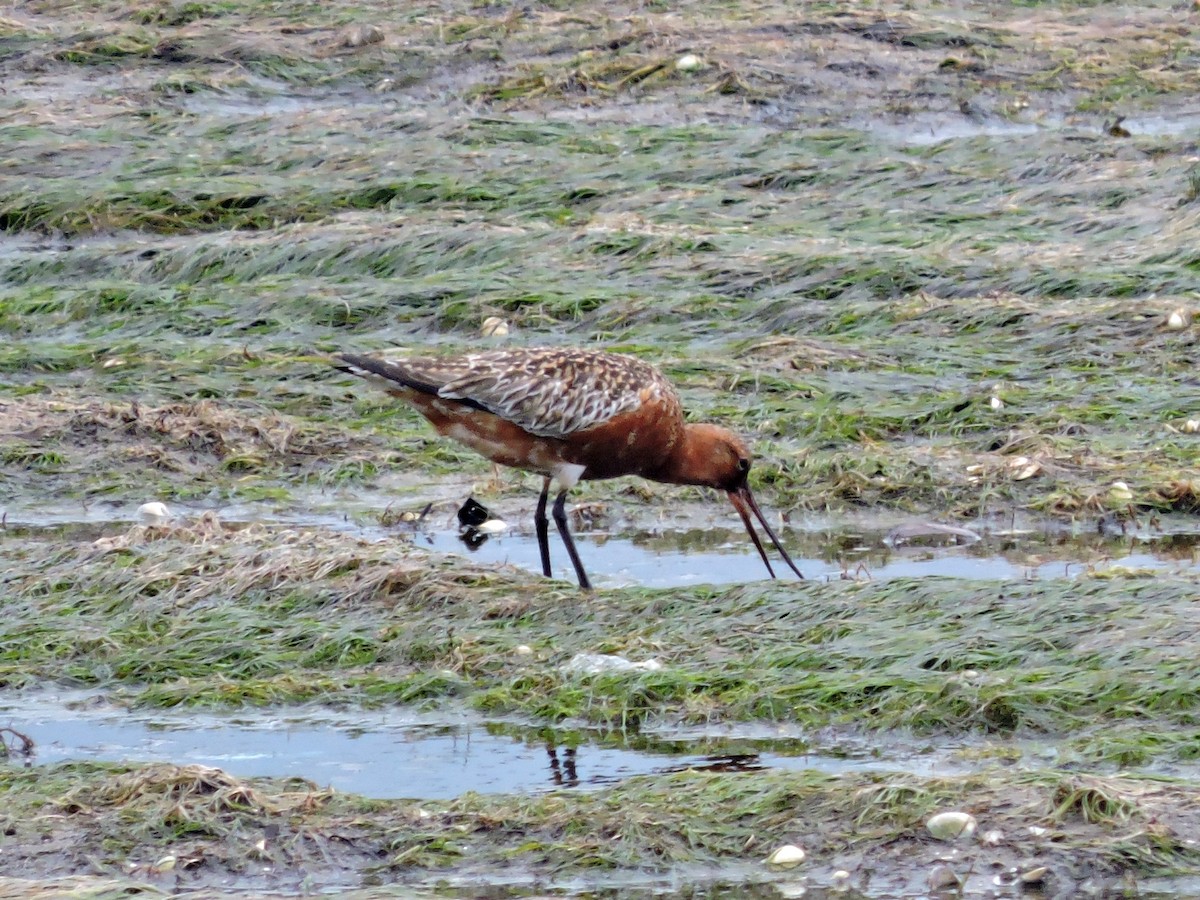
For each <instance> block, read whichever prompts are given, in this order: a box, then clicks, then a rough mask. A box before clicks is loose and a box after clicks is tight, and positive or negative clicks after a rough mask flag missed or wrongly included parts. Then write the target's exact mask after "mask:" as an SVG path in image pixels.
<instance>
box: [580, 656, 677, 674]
mask: <svg viewBox="0 0 1200 900" xmlns="http://www.w3.org/2000/svg"><path fill="white" fill-rule="evenodd" d="M662 667H663V664H662V663H660V662H659V661H658V660H657V659H647V660H646V661H644V662H633V661H631V660H628V659H626V658H625V657H623V656H615V655H613V654H610V653H576V654H575V656H573V657H572V658H571V660H570V662H567V663H564V664H563V667H562V670H563V671H564V672H576V673H580V674H583V675H597V674H599V673H601V672H636V671H638V670H641V671H643V672H657V671H658V670H659V669H661V668H662Z"/></svg>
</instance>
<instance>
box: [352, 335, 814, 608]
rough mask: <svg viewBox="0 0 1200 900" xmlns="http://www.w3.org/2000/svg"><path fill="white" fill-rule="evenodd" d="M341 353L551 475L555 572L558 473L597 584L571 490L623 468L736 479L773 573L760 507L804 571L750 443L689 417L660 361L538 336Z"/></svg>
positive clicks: (513, 462)
mask: <svg viewBox="0 0 1200 900" xmlns="http://www.w3.org/2000/svg"><path fill="white" fill-rule="evenodd" d="M335 365H337V367H338V368H340V369H341V370H342V371H345V372H350V373H352V374H354V375H357V376H359V377H361V378H364V379H366V380H367V381H369V382H371V383H372V384H374V385H376V386H377V387H380V388H383V390H385V391H387V392H388V393H389V394H391V395H392V396H393V397H397V398H399V399H400V400H403V401H404V402H405V403H407V404H409V405H410V406H412V407H414V408H415V409H416V410H417V411H418V412H419V413H421V415H423V416H424V417H425V418H426V419H428V420H429V421H430V423H431V424H432V425H433V427H434V428H436V429H437V431H438V433H439V434H442V435H444V436H446V437H449V438H453V439H454V440H456V441H458V442H459V443H461V444H465V445H466V446H468V447H470V448H471V449H472V450H474V451H476V452H477V453H480V454H482V455H483V456H485V457H487V458H488V459H490V460H492V461H493V462H496V463H500V464H501V465H505V466H512V467H514V468H517V469H524V470H526V471H529V472H536V473H537V474H539V475H541V476H542V477H543V479H544V481H543V483H542V493H541V496H540V497H538V504H537V512H536V514H535V516H534V525H535V527H536V530H537V539H538V550H539V552H540V554H541V558H542V574H544V575H545V576H546V577H550V574H551V573H550V542H549V531H550V527H549V521H548V520H547V518H546V501H547V499H548V497H549V495H550V486H551V483H556V485H557V490H558V494H557V496H556V498H555V500H554V510H553V515H554V523H555V525H557V526H558V533H559V534H560V535H561V536H562V542H563V545H564V546H565V547H566V548H567V555H568V556H569V557H570V558H571V564H572V565H574V567H575V574H576V575H577V576H578V577H579V585H580V587H582V588H585V589H587V588H590V587H591V583H590V582H589V581H588V577H587V572H585V571H584V568H583V563H582V562H580V559H579V553H578V551H577V550H576V549H575V541H574V540H573V539H572V537H571V532H570V529H569V528H568V526H567V514H566V511H565V509H564V504H565V502H566V497H567V491H569V490H570V489H571V488H572V487H574V486H575V485H576V484H577V483H578V482H579V481H580V480H582V479H598V478H617V477H620V476H622V475H640V476H641V477H642V478H648V479H650V480H651V481H661V482H664V483H666V484H693V485H701V486H703V487H711V488H719V489H720V490H723V491H725V492H726V493H727V494H728V495H729V499H730V501H731V502H732V503H733V506H734V509H736V510H737V511H738V515H740V516H741V517H742V522H743V523H744V524H745V526H746V531H747V532H748V533H749V535H750V538H751V540H753V541H754V546H755V547H756V548H758V552H759V555H760V556H761V557H762V561H763V563H765V564H766V567H767V571H768V572H770V574H771V577H772V578H774V577H775V570H774V569H772V568H771V563H770V561H769V560H768V559H767V553H766V551H765V550H764V549H763V545H762V541H760V540H759V538H758V533H757V532H756V531H755V530H754V524H753V521H752V520H751V518H750V514H751V513H753V514H754V516H755V517H756V518H757V519H758V521H759V523H760V524H761V525H762V527H763V529H764V530H765V531H766V533H767V536H768V537H769V538H770V539H771V542H772V543H773V544H774V545H775V548H776V549H777V550H778V551H779V553H780V554H781V555H782V556H783V559H784V561H785V562H786V563H787V564H788V565H789V566H790V567H791V569H792V571H793V572H795V573H796V574H797V575H799V576H800V577H801V578H803V577H804V576H803V575H802V574H801V573H800V570H799V569H797V568H796V564H795V563H794V562H792V559H791V557H790V556H788V554H787V551H786V550H784V549H783V545H782V544H780V543H779V538H778V537H776V536H775V532H774V531H772V530H771V526H770V525H769V524H768V523H767V520H766V518H765V517H764V516H763V514H762V511H761V510H760V509H759V508H758V504H757V503H755V502H754V496H753V495H752V494H751V493H750V485H749V484H748V483H747V481H746V476H747V475H748V474H749V472H750V451H749V450H747V448H746V445H745V443H744V442H743V441H742V439H741V438H739V437H738V436H737V435H736V434H734V433H733V432H731V431H728V430H726V429H724V428H721V427H719V426H717V425H708V424H688V423H686V422H684V420H683V409H682V407H681V405H680V403H679V395H678V394H676V393H675V389H674V388H673V387H672V386H671V384H670V382H669V381H667V379H666V378H665V377H664V376H663V374H662V373H661V372H659V371H658V369H656V368H654V367H653V366H652V365H650V364H649V363H646V362H643V361H642V360H640V359H635V358H634V357H632V356H623V355H619V354H616V353H605V352H603V351H599V350H581V349H572V348H539V349H532V348H531V349H507V350H486V351H482V352H479V353H468V354H465V355H462V356H451V357H444V358H440V357H410V358H405V359H393V360H382V359H377V358H375V357H371V356H361V355H359V354H355V353H340V354H338V355H337V362H336V363H335Z"/></svg>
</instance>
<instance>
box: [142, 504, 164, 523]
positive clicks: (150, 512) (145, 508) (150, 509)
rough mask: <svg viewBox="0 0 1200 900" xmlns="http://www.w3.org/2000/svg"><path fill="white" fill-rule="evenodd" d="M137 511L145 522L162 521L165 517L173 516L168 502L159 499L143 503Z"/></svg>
mask: <svg viewBox="0 0 1200 900" xmlns="http://www.w3.org/2000/svg"><path fill="white" fill-rule="evenodd" d="M137 511H138V517H139V518H141V519H142V521H144V522H161V521H162V520H163V519H169V518H171V510H170V509H168V508H167V504H165V503H160V502H159V501H157V500H154V501H151V502H150V503H143V504H142V505H141V506H139V507H138V510H137Z"/></svg>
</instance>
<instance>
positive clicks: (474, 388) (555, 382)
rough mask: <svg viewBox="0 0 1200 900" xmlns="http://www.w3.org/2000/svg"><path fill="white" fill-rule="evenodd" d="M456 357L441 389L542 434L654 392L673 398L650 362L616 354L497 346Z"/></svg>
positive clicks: (579, 425) (602, 415)
mask: <svg viewBox="0 0 1200 900" xmlns="http://www.w3.org/2000/svg"><path fill="white" fill-rule="evenodd" d="M451 363H452V365H451V367H450V368H449V369H447V371H446V372H445V374H446V375H451V376H452V377H449V378H447V379H446V380H445V381H444V383H443V384H442V386H441V388H440V389H439V390H438V396H440V397H445V398H446V399H451V400H461V401H464V402H467V403H470V404H471V405H473V406H475V405H478V406H480V407H482V408H484V409H486V410H488V411H489V412H492V413H495V414H496V415H498V416H500V418H502V419H507V420H508V421H510V422H513V423H514V424H516V425H519V426H520V427H521V428H523V429H525V430H526V431H528V432H530V433H531V434H535V435H538V436H539V437H550V438H565V437H567V436H568V435H571V434H574V433H575V432H577V431H583V430H585V429H588V428H591V427H593V426H596V425H601V424H603V423H604V422H607V421H608V420H609V419H611V418H613V417H614V416H616V415H618V414H620V413H623V412H626V411H629V410H633V409H636V408H638V407H639V406H640V405H642V403H644V402H646V400H647V399H649V398H650V397H662V396H666V395H669V396H670V397H672V398H673V397H674V390H673V389H672V388H671V386H670V384H669V383H668V382H667V381H666V379H664V378H663V377H662V375H660V374H659V373H658V371H657V370H656V369H655V368H654V367H653V366H650V365H649V364H647V363H644V362H642V361H641V360H638V359H634V358H633V357H629V356H619V355H617V354H612V353H601V352H598V351H589V350H572V349H544V350H537V349H527V350H496V351H490V352H484V353H475V354H469V355H467V356H465V357H460V358H459V359H458V360H452V361H451ZM647 391H648V392H649V393H646V392H647Z"/></svg>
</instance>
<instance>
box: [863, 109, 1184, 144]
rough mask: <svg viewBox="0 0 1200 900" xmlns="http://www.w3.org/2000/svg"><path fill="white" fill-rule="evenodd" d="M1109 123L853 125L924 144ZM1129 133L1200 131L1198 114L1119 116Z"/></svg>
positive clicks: (1092, 130) (921, 119)
mask: <svg viewBox="0 0 1200 900" xmlns="http://www.w3.org/2000/svg"><path fill="white" fill-rule="evenodd" d="M1108 124H1109V123H1106V122H1105V121H1104V120H1103V119H1102V118H1095V119H1092V118H1084V117H1078V118H1062V117H1045V118H1042V119H1039V120H1038V121H1036V122H1020V121H1009V120H1007V119H995V118H983V119H977V118H970V117H967V116H961V117H951V116H946V115H941V114H933V113H930V114H926V115H915V116H911V117H909V118H906V119H904V120H903V121H895V122H888V121H864V122H857V123H855V125H856V127H859V128H861V129H862V130H863V131H868V132H871V133H873V134H876V135H879V136H880V137H883V138H885V139H887V140H890V141H894V142H897V143H903V144H913V145H917V146H928V145H932V144H940V143H942V142H944V141H953V140H967V139H970V138H977V137H994V138H1006V137H1028V136H1031V135H1037V134H1056V133H1064V134H1074V135H1080V136H1088V137H1101V136H1104V135H1105V134H1106V132H1107V127H1108ZM1118 124H1119V126H1120V127H1121V128H1123V129H1124V130H1125V131H1127V132H1128V133H1129V134H1130V135H1131V136H1135V137H1136V136H1150V137H1174V136H1176V135H1181V134H1186V133H1188V132H1192V131H1197V130H1200V114H1197V113H1195V112H1183V113H1180V114H1179V115H1175V116H1163V115H1142V116H1130V117H1128V118H1122V119H1121V120H1120V122H1119V123H1118Z"/></svg>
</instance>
